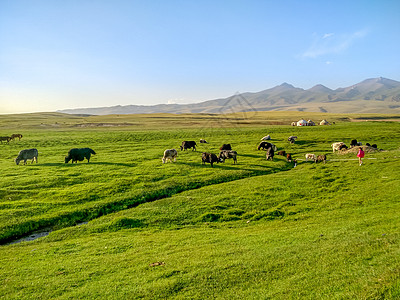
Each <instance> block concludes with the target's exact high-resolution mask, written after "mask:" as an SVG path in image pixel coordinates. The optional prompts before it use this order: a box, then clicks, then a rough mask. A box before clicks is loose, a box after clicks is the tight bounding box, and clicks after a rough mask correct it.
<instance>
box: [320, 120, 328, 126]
mask: <svg viewBox="0 0 400 300" xmlns="http://www.w3.org/2000/svg"><path fill="white" fill-rule="evenodd" d="M319 125H330V124H329V122H328V121H327V120H322V121H321V122H319Z"/></svg>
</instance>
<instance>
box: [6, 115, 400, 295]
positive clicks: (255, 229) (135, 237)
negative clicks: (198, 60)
mask: <svg viewBox="0 0 400 300" xmlns="http://www.w3.org/2000/svg"><path fill="white" fill-rule="evenodd" d="M299 114H300V113H286V115H285V114H283V113H257V114H256V115H253V116H249V115H247V116H243V115H241V116H239V115H230V116H222V115H221V116H217V115H142V116H122V115H121V116H104V117H96V116H92V117H88V116H69V115H61V114H26V115H4V116H0V136H6V135H10V134H12V133H21V134H23V138H22V139H21V141H18V140H17V141H12V142H10V143H9V144H7V143H3V144H0V169H1V182H0V199H1V200H0V241H1V242H2V243H3V244H4V243H6V242H7V241H10V240H12V239H15V238H18V237H21V236H24V235H26V234H29V233H32V232H33V231H35V230H38V229H43V228H51V229H52V230H53V231H52V232H51V233H50V235H49V236H47V237H44V238H40V239H37V240H35V241H32V242H22V243H18V244H6V245H3V246H0V257H1V258H0V261H1V263H0V270H1V271H0V280H1V282H2V285H1V286H0V296H1V297H2V298H5V299H32V298H41V299H71V298H73V299H75V298H79V299H82V298H106V299H124V298H128V299H129V298H133V299H135V298H144V299H155V298H176V299H239V298H240V299H243V298H244V299H298V298H303V299H397V298H399V297H400V247H399V246H400V231H399V225H400V218H399V213H398V212H399V208H400V201H399V196H400V171H399V166H400V163H399V160H398V158H399V156H400V149H399V146H400V145H399V140H400V124H399V123H397V122H388V121H378V122H349V120H351V119H369V120H381V119H385V120H387V119H396V118H399V116H395V115H394V116H385V115H350V116H349V115H327V114H325V115H321V114H315V115H313V116H312V119H315V120H317V119H318V118H321V119H322V118H326V119H328V120H329V121H331V122H332V121H335V122H336V124H335V125H334V126H316V127H308V128H297V127H291V126H288V125H282V124H289V123H290V121H291V120H296V119H299V118H300V115H299ZM267 134H270V135H271V137H272V142H273V143H274V144H275V145H276V146H277V147H278V148H279V149H284V150H286V151H287V152H290V153H292V154H293V156H294V157H295V158H297V159H298V165H297V167H295V168H294V167H293V164H291V163H287V162H286V160H285V159H284V158H283V157H282V156H275V159H274V161H266V160H265V152H264V151H258V150H257V145H258V143H259V141H260V138H261V137H263V136H265V135H267ZM290 135H296V136H298V142H297V143H296V144H294V145H291V144H289V143H288V142H287V137H288V136H290ZM200 138H205V139H206V140H207V141H208V142H209V144H199V143H198V150H197V151H196V152H195V151H182V152H181V151H180V150H179V145H180V143H181V142H182V141H183V140H196V141H198V140H199V139H200ZM353 138H356V139H358V140H359V141H362V142H363V143H366V142H369V143H371V144H373V143H376V144H378V147H379V148H380V149H383V150H384V151H380V152H376V153H368V154H367V155H366V158H365V160H364V164H363V165H362V166H361V167H360V166H359V165H358V162H357V160H355V158H356V157H355V154H347V155H339V154H332V150H331V148H330V145H331V144H332V142H336V141H343V142H346V143H347V144H349V143H350V141H351V139H353ZM223 143H231V144H232V146H233V148H234V150H236V151H237V152H238V154H239V156H238V164H237V165H234V164H233V162H232V160H227V161H226V162H225V163H224V164H216V165H215V166H214V168H211V167H210V165H208V164H207V165H205V166H204V165H202V164H201V159H200V157H201V152H202V151H210V152H213V153H217V152H218V148H219V147H220V146H221V145H222V144H223ZM33 147H35V148H37V149H38V150H39V163H38V164H30V163H29V164H27V165H25V166H24V165H23V164H22V165H21V164H20V165H19V166H17V165H15V163H14V161H13V159H14V158H15V157H16V156H17V154H18V151H19V150H21V149H26V148H33ZM73 147H90V148H93V149H94V150H95V151H96V153H97V154H96V155H94V156H93V157H92V159H91V162H90V163H86V162H80V163H78V164H73V165H72V164H65V163H64V156H65V155H66V154H67V152H68V150H69V149H70V148H73ZM167 148H176V149H178V158H177V162H176V163H167V164H162V163H161V157H162V153H163V151H164V149H167ZM306 153H315V154H324V153H328V162H327V163H326V164H325V165H324V164H322V163H320V164H314V163H310V162H305V161H304V160H303V159H304V154H306ZM82 222H88V223H87V224H83V225H80V226H74V225H76V224H80V223H82Z"/></svg>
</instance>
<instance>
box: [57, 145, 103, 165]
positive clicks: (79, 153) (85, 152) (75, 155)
mask: <svg viewBox="0 0 400 300" xmlns="http://www.w3.org/2000/svg"><path fill="white" fill-rule="evenodd" d="M91 154H96V152H94V151H93V150H92V149H90V148H73V149H71V150H69V151H68V155H67V156H66V157H65V163H66V164H67V163H68V162H69V161H70V160H72V163H74V162H75V163H78V160H79V161H82V160H84V159H85V158H86V159H87V161H88V163H89V160H90V155H91Z"/></svg>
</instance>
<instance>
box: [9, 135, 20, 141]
mask: <svg viewBox="0 0 400 300" xmlns="http://www.w3.org/2000/svg"><path fill="white" fill-rule="evenodd" d="M10 138H11V139H12V140H14V139H16V138H18V140H19V141H20V140H21V139H22V134H20V133H15V134H12V135H11V137H10Z"/></svg>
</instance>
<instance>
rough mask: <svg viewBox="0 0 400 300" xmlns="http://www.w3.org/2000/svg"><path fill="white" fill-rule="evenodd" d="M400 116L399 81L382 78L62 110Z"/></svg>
mask: <svg viewBox="0 0 400 300" xmlns="http://www.w3.org/2000/svg"><path fill="white" fill-rule="evenodd" d="M288 110H290V111H293V110H294V111H310V112H331V113H400V82H398V81H395V80H392V79H387V78H383V77H379V78H370V79H366V80H364V81H362V82H360V83H357V84H355V85H352V86H349V87H346V88H338V89H336V90H332V89H330V88H328V87H326V86H324V85H322V84H317V85H315V86H314V87H312V88H310V89H307V90H304V89H302V88H297V87H294V86H293V85H291V84H288V83H286V82H285V83H282V84H281V85H278V86H275V87H273V88H270V89H266V90H263V91H260V92H256V93H251V92H247V93H242V94H236V95H233V96H231V97H228V98H221V99H215V100H208V101H204V102H200V103H193V104H158V105H149V106H146V105H124V106H121V105H117V106H111V107H97V108H77V109H64V110H59V111H58V112H61V113H68V114H90V115H108V114H143V113H175V114H179V113H231V112H240V111H288Z"/></svg>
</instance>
